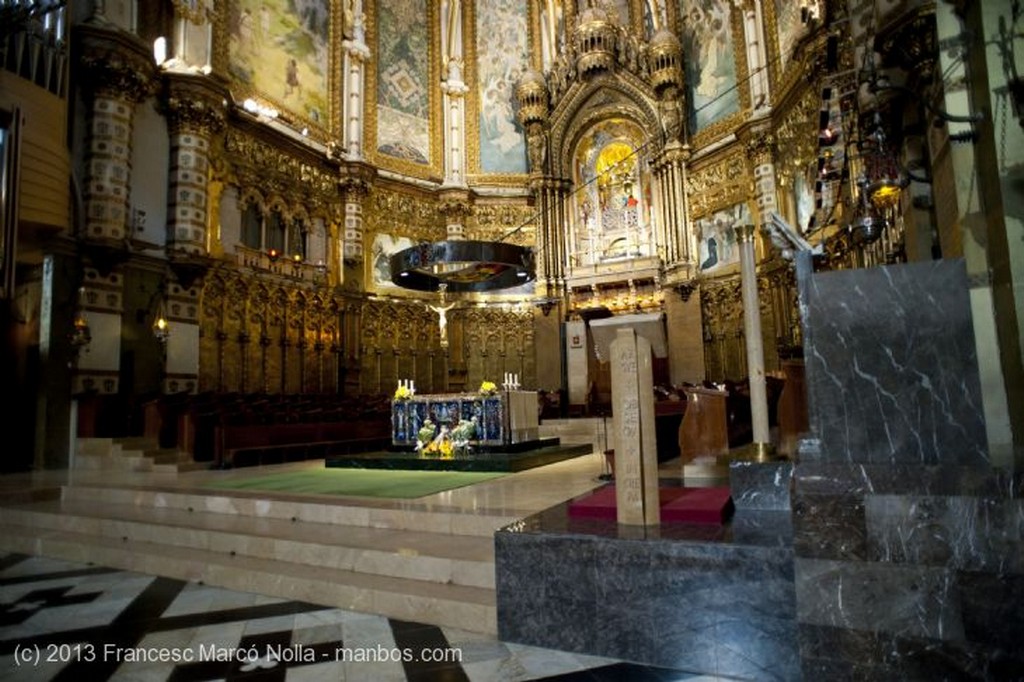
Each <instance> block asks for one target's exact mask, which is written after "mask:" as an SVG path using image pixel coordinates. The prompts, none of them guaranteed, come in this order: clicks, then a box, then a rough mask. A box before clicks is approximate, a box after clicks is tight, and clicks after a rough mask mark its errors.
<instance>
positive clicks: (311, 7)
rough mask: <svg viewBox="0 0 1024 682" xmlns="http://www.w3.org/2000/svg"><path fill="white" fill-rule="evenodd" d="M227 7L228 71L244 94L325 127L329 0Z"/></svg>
mask: <svg viewBox="0 0 1024 682" xmlns="http://www.w3.org/2000/svg"><path fill="white" fill-rule="evenodd" d="M228 12H229V16H228V29H229V38H228V54H229V59H230V66H229V72H230V74H231V77H232V79H233V80H234V81H235V83H236V84H237V85H240V86H241V90H242V91H243V92H244V94H253V95H256V96H259V97H261V98H263V99H266V100H268V101H269V102H272V103H273V104H274V105H275V106H277V107H278V108H280V109H282V110H286V111H289V112H292V113H293V114H295V115H296V116H298V117H300V118H302V119H304V120H307V121H309V122H311V123H313V124H314V125H317V126H319V127H321V128H328V127H329V126H330V122H329V120H328V116H329V111H330V109H329V107H328V99H329V97H328V87H329V85H328V64H329V63H330V55H329V48H328V45H329V38H328V36H329V35H330V23H331V8H330V0H236V2H232V3H230V5H229V10H228Z"/></svg>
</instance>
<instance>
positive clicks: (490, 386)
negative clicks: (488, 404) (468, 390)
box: [480, 381, 498, 395]
mask: <svg viewBox="0 0 1024 682" xmlns="http://www.w3.org/2000/svg"><path fill="white" fill-rule="evenodd" d="M497 393H498V386H497V384H495V383H494V382H493V381H485V382H483V383H481V384H480V395H497Z"/></svg>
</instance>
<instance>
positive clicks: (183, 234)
mask: <svg viewBox="0 0 1024 682" xmlns="http://www.w3.org/2000/svg"><path fill="white" fill-rule="evenodd" d="M166 79H167V96H166V100H165V102H164V111H165V113H166V116H167V123H168V129H169V131H170V142H171V145H170V153H171V158H170V175H169V178H168V184H169V187H168V211H167V223H168V225H167V251H168V253H169V254H171V253H173V254H174V255H178V256H183V255H190V256H195V255H206V243H207V234H206V229H207V224H208V217H209V216H208V211H207V209H208V205H207V183H208V181H209V173H210V142H211V140H212V138H213V137H214V136H215V135H216V134H217V133H219V132H220V131H221V130H223V128H224V120H225V102H226V93H225V92H223V91H222V90H221V89H220V88H219V87H216V86H215V85H214V84H213V82H212V81H211V80H210V79H208V78H196V77H194V76H188V75H177V74H168V75H167V76H166Z"/></svg>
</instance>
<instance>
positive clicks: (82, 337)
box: [69, 312, 92, 350]
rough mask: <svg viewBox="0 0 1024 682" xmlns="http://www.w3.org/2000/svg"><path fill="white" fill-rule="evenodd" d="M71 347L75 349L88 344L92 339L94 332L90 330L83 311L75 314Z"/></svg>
mask: <svg viewBox="0 0 1024 682" xmlns="http://www.w3.org/2000/svg"><path fill="white" fill-rule="evenodd" d="M69 340H70V341H71V347H72V348H74V349H75V350H78V349H80V348H83V347H85V346H88V345H89V343H90V342H91V341H92V332H91V331H90V330H89V323H88V322H87V321H86V319H85V317H83V316H82V314H81V312H79V313H77V314H76V315H75V321H74V322H73V323H72V327H71V336H70V339H69Z"/></svg>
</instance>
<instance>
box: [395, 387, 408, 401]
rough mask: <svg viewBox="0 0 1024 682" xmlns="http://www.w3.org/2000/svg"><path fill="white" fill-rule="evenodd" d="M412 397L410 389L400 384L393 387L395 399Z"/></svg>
mask: <svg viewBox="0 0 1024 682" xmlns="http://www.w3.org/2000/svg"><path fill="white" fill-rule="evenodd" d="M410 398H412V389H411V388H409V387H408V386H406V385H404V384H401V385H399V387H398V388H396V389H395V400H409V399H410Z"/></svg>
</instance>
